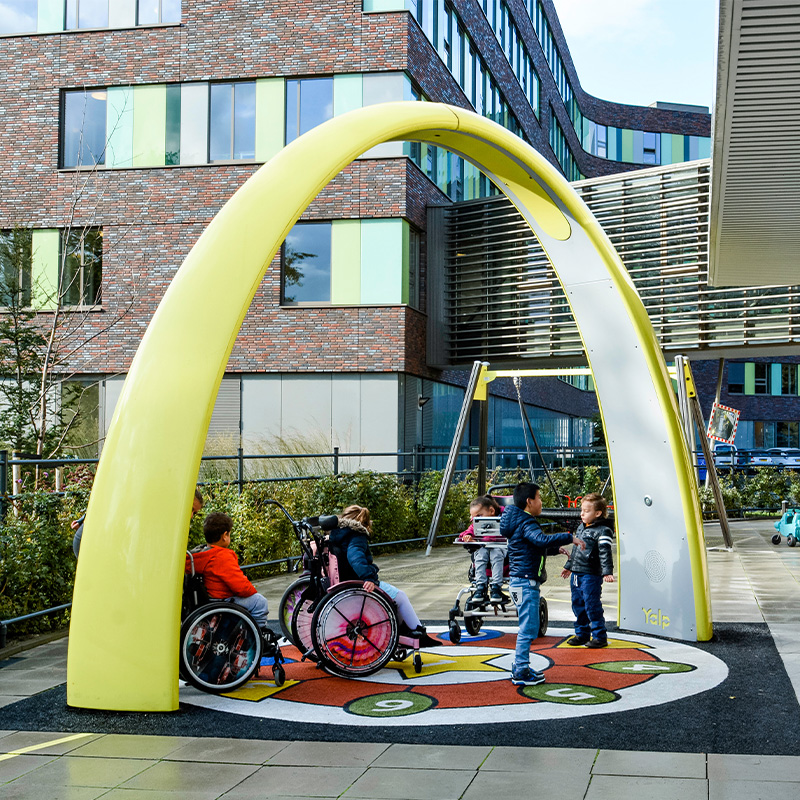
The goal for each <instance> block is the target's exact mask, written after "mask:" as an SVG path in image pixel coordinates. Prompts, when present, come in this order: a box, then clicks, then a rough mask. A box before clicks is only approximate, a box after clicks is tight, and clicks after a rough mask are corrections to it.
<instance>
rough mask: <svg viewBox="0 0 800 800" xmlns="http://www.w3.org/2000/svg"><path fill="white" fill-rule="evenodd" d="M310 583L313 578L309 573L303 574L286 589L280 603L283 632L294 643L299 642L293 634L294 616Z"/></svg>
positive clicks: (279, 613) (279, 617) (279, 610)
mask: <svg viewBox="0 0 800 800" xmlns="http://www.w3.org/2000/svg"><path fill="white" fill-rule="evenodd" d="M310 584H311V578H310V577H309V576H308V575H302V576H301V577H299V578H298V579H297V580H296V581H294V582H293V583H292V584H291V586H289V588H288V589H286V591H285V592H284V593H283V597H281V602H280V603H279V604H278V622H279V623H280V626H281V632H282V633H283V635H284V636H285V637H286V638H287V639H288V640H289V641H290V642H292V644H298V643H297V642H296V641H295V640H294V636H293V635H292V617H293V616H294V612H295V609H296V608H297V606H298V604H299V603H300V598H301V597H302V595H303V592H304V591H305V590H306V589H307V588H308V587H309V585H310Z"/></svg>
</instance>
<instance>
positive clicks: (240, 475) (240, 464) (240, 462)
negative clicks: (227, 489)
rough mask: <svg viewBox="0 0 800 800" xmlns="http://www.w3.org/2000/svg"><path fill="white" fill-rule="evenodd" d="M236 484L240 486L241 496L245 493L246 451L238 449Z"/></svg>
mask: <svg viewBox="0 0 800 800" xmlns="http://www.w3.org/2000/svg"><path fill="white" fill-rule="evenodd" d="M236 473H237V477H236V482H237V483H238V484H239V494H241V493H242V492H243V491H244V450H242V448H241V447H240V448H238V449H237V452H236Z"/></svg>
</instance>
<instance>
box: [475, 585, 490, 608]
mask: <svg viewBox="0 0 800 800" xmlns="http://www.w3.org/2000/svg"><path fill="white" fill-rule="evenodd" d="M488 599H489V597H488V595H487V594H486V584H485V583H479V584H478V585H477V587H476V588H475V591H474V593H473V595H472V602H473V603H485V602H486V601H487V600H488Z"/></svg>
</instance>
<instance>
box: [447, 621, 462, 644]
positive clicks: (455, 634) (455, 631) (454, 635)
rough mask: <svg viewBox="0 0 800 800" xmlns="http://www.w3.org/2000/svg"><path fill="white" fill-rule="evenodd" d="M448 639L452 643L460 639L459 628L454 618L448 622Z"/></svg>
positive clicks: (456, 642)
mask: <svg viewBox="0 0 800 800" xmlns="http://www.w3.org/2000/svg"><path fill="white" fill-rule="evenodd" d="M450 641H451V642H452V643H453V644H458V643H459V642H460V641H461V628H459V627H458V623H457V622H456V621H455V620H453V621H452V622H451V623H450Z"/></svg>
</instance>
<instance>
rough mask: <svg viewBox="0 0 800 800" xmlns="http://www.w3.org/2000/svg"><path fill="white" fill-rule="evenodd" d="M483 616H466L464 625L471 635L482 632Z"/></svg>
mask: <svg viewBox="0 0 800 800" xmlns="http://www.w3.org/2000/svg"><path fill="white" fill-rule="evenodd" d="M482 625H483V617H464V627H465V628H466V629H467V633H468V634H469V635H470V636H477V635H478V634H479V633H480V632H481V626H482Z"/></svg>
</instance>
